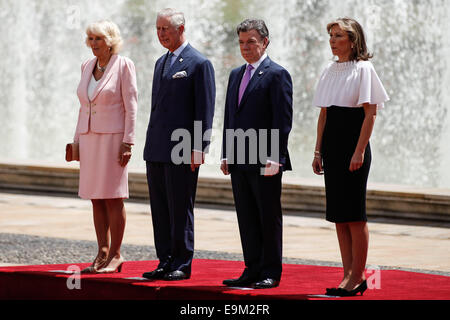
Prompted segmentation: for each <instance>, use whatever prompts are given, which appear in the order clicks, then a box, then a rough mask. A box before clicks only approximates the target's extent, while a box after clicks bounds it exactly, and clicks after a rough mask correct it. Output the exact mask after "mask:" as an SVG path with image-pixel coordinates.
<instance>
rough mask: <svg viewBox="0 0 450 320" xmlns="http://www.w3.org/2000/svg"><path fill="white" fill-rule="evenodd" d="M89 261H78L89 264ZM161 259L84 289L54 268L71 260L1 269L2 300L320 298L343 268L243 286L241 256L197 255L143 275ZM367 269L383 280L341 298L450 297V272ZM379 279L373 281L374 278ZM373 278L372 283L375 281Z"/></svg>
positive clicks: (84, 280)
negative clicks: (237, 281)
mask: <svg viewBox="0 0 450 320" xmlns="http://www.w3.org/2000/svg"><path fill="white" fill-rule="evenodd" d="M88 265H89V264H78V265H77V266H78V267H79V268H84V267H86V266H88ZM156 265H157V262H156V261H129V262H125V264H124V266H123V269H122V273H115V274H109V275H82V276H81V279H79V284H80V286H81V289H76V288H75V289H72V290H70V289H68V286H67V283H68V282H69V283H72V284H76V283H77V282H76V279H75V280H74V276H73V275H70V274H66V273H63V272H52V270H53V271H54V270H62V271H64V270H67V269H68V267H69V266H70V265H69V264H64V265H39V266H19V267H2V268H0V299H2V300H5V299H57V300H77V299H89V300H96V299H102V300H111V299H122V300H129V299H132V300H135V299H150V300H254V299H256V300H265V299H272V300H319V299H327V300H328V299H334V298H331V297H326V296H321V295H322V294H323V293H324V292H325V288H327V287H333V286H336V285H337V284H338V283H339V281H340V280H341V277H342V269H341V268H336V267H321V266H308V265H288V264H286V265H283V277H282V280H281V284H280V286H279V287H278V288H274V289H265V290H241V289H234V288H227V287H225V286H223V285H222V280H223V279H228V278H236V277H238V276H239V275H240V273H241V272H242V270H243V267H244V265H243V263H242V262H239V261H218V260H200V259H199V260H194V263H193V268H192V270H193V272H192V277H191V279H189V280H183V281H175V282H168V281H162V280H158V281H150V280H141V279H126V278H140V277H141V275H142V273H143V272H146V271H151V270H153V269H154V268H155V267H156ZM378 272H379V273H377V274H376V276H375V273H367V278H368V279H372V280H370V281H371V282H370V283H369V287H370V286H372V287H373V286H375V285H378V286H379V288H372V289H369V290H367V291H366V292H365V293H364V296H362V297H361V296H358V297H351V298H336V299H339V300H346V299H347V300H450V277H446V276H439V275H430V274H422V273H414V272H406V271H398V270H381V271H378ZM374 279H375V280H376V281H373V280H374ZM371 283H372V285H371Z"/></svg>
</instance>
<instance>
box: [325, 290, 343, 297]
mask: <svg viewBox="0 0 450 320" xmlns="http://www.w3.org/2000/svg"><path fill="white" fill-rule="evenodd" d="M340 289H341V288H327V291H326V292H325V295H327V296H336V295H337V294H336V292H338V290H340Z"/></svg>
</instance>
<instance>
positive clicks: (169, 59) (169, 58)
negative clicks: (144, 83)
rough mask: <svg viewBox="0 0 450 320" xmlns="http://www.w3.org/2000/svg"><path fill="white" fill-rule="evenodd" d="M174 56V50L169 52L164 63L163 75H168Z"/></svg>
mask: <svg viewBox="0 0 450 320" xmlns="http://www.w3.org/2000/svg"><path fill="white" fill-rule="evenodd" d="M172 57H173V52H169V55H168V56H167V58H166V61H165V63H164V68H163V77H166V76H167V73H168V72H169V69H170V65H171V64H172Z"/></svg>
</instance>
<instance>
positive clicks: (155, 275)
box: [142, 268, 167, 280]
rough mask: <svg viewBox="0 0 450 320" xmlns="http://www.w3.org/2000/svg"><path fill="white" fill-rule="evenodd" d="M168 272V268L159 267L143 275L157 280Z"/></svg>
mask: <svg viewBox="0 0 450 320" xmlns="http://www.w3.org/2000/svg"><path fill="white" fill-rule="evenodd" d="M166 273H167V271H166V269H164V268H157V269H155V270H153V271H150V272H146V273H144V274H143V275H142V276H143V277H144V278H147V279H150V280H156V279H163V278H164V275H165V274H166Z"/></svg>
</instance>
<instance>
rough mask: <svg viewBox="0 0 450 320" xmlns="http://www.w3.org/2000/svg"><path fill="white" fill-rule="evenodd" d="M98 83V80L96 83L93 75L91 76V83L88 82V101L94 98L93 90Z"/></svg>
mask: <svg viewBox="0 0 450 320" xmlns="http://www.w3.org/2000/svg"><path fill="white" fill-rule="evenodd" d="M99 81H100V79H99V80H98V81H97V80H95V78H94V75H92V78H91V81H89V86H88V97H89V100H92V98H93V97H94V91H95V88H97V84H98V82H99Z"/></svg>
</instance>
